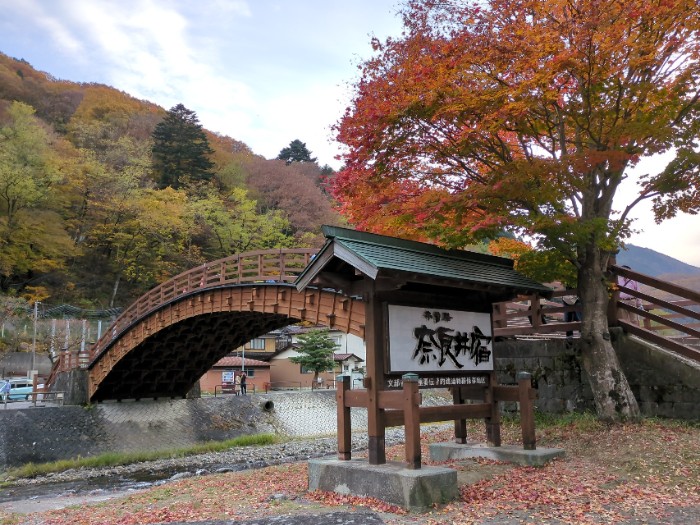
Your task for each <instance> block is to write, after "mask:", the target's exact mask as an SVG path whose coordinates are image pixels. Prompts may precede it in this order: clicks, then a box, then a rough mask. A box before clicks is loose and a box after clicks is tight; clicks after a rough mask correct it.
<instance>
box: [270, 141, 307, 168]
mask: <svg viewBox="0 0 700 525" xmlns="http://www.w3.org/2000/svg"><path fill="white" fill-rule="evenodd" d="M277 160H283V161H284V163H285V164H287V165H289V164H291V163H292V162H316V157H312V156H311V152H310V151H309V150H308V149H307V147H306V143H305V142H302V141H300V140H299V139H295V140H293V141H291V142H290V143H289V146H287V147H286V148H282V150H281V151H280V153H279V155H277Z"/></svg>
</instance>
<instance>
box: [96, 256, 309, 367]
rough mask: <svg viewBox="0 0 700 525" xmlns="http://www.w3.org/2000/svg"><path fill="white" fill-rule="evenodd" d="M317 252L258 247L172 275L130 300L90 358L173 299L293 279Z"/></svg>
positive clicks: (291, 280) (285, 281) (287, 281)
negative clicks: (237, 286)
mask: <svg viewBox="0 0 700 525" xmlns="http://www.w3.org/2000/svg"><path fill="white" fill-rule="evenodd" d="M316 252H317V250H316V249H313V248H289V249H277V250H258V251H252V252H246V253H241V254H236V255H232V256H230V257H226V258H224V259H219V260H216V261H212V262H208V263H205V264H202V265H200V266H197V267H195V268H192V269H191V270H188V271H186V272H183V273H181V274H178V275H176V276H175V277H173V278H171V279H169V280H167V281H165V282H164V283H162V284H159V285H158V286H156V287H154V288H152V289H151V290H149V291H148V292H146V293H145V294H144V295H142V296H141V297H139V298H138V299H137V300H136V301H135V302H134V303H132V304H131V305H130V306H129V307H128V308H126V310H124V312H122V314H121V315H120V316H119V317H118V318H117V319H116V320H115V322H114V323H113V324H112V325H111V326H110V328H109V330H108V331H107V332H106V333H105V334H104V335H103V336H102V337H101V338H100V340H99V341H97V343H95V345H94V346H93V347H92V348H91V351H90V359H91V360H92V359H94V358H95V357H96V356H97V355H99V353H100V352H101V351H102V350H103V349H104V348H106V347H107V346H109V344H110V343H111V342H112V340H114V339H116V338H117V337H118V336H119V335H120V334H121V333H122V332H123V331H124V330H126V329H127V327H128V326H129V325H131V324H132V323H134V322H135V321H136V320H138V319H141V318H143V317H144V316H146V315H148V314H149V313H151V312H153V311H155V310H157V309H158V308H159V307H161V306H162V305H164V304H167V303H169V302H171V301H174V300H175V299H177V298H180V297H183V296H187V295H194V294H197V293H199V292H201V291H203V290H206V289H208V288H216V287H218V286H227V285H232V284H246V283H259V282H263V283H264V282H283V283H289V282H293V281H295V280H296V278H297V277H298V276H299V274H300V273H301V272H302V270H303V269H304V268H306V266H307V265H308V264H309V261H310V260H311V258H312V257H313V255H314V254H315V253H316Z"/></svg>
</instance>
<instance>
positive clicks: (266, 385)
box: [263, 381, 301, 394]
mask: <svg viewBox="0 0 700 525" xmlns="http://www.w3.org/2000/svg"><path fill="white" fill-rule="evenodd" d="M272 385H295V386H296V385H298V388H297V389H298V390H301V381H274V382H273V381H266V382H265V383H263V388H264V389H265V393H266V394H267V393H268V392H269V391H270V390H272Z"/></svg>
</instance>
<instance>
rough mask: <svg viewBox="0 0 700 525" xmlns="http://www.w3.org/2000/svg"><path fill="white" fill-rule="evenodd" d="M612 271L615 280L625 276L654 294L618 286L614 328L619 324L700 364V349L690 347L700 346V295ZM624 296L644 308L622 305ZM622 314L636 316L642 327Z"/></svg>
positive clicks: (620, 269) (641, 276)
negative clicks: (632, 298)
mask: <svg viewBox="0 0 700 525" xmlns="http://www.w3.org/2000/svg"><path fill="white" fill-rule="evenodd" d="M610 270H611V272H612V274H613V275H614V276H615V278H617V276H622V277H625V278H627V279H632V280H634V281H637V283H639V284H642V285H645V286H646V287H647V288H649V290H647V291H648V292H650V293H646V292H645V291H641V290H634V289H632V288H628V287H625V286H619V285H618V286H616V287H615V288H616V289H615V291H614V292H613V297H612V301H611V303H612V305H611V306H612V308H611V319H610V324H617V325H619V326H621V327H622V328H623V329H624V330H626V331H628V332H630V333H631V334H634V335H635V336H637V337H639V338H640V339H643V340H646V341H648V342H650V343H653V344H655V345H658V346H661V347H663V348H665V349H667V350H670V351H672V352H675V353H678V354H681V355H683V356H685V357H688V358H690V359H693V360H695V361H700V348H694V347H693V346H691V345H690V344H687V343H688V342H690V341H696V342H698V343H700V323H698V322H696V321H700V293H698V292H696V291H695V290H691V289H689V288H685V287H683V286H679V285H677V284H674V283H669V282H666V281H661V280H660V279H656V278H654V277H651V276H649V275H645V274H643V273H638V272H635V271H633V270H630V269H629V268H623V267H621V266H617V265H613V266H611V267H610ZM620 292H624V293H626V294H628V295H630V296H632V297H635V298H637V299H638V300H639V302H640V303H641V307H639V306H635V305H632V304H628V303H626V302H623V301H621V300H620ZM652 293H653V294H654V295H652ZM664 294H665V295H664ZM657 295H658V296H660V297H657ZM669 295H670V296H675V297H676V299H674V298H672V297H669ZM620 310H623V311H627V312H630V313H631V314H632V315H636V316H637V318H638V319H641V320H642V323H641V324H642V326H640V325H639V323H636V324H635V323H634V322H630V321H628V320H624V319H620V316H619V311H620ZM674 319H675V320H674Z"/></svg>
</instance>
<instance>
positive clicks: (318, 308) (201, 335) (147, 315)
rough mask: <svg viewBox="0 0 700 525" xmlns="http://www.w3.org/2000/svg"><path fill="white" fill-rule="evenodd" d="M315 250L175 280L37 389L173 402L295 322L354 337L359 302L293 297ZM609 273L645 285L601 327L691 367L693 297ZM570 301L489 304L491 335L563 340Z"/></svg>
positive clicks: (201, 269)
mask: <svg viewBox="0 0 700 525" xmlns="http://www.w3.org/2000/svg"><path fill="white" fill-rule="evenodd" d="M315 253H316V250H313V249H281V250H263V251H255V252H248V253H243V254H238V255H233V256H231V257H226V258H224V259H220V260H217V261H213V262H209V263H206V264H204V265H201V266H198V267H196V268H193V269H191V270H189V271H187V272H184V273H182V274H180V275H177V276H175V277H173V278H172V279H170V280H169V281H166V282H164V283H163V284H161V285H159V286H156V287H155V288H153V289H152V290H150V291H149V292H147V293H146V294H145V295H143V296H142V297H140V298H139V299H138V300H137V301H136V302H135V303H133V304H132V305H131V306H129V307H128V308H127V309H126V310H125V311H124V312H123V313H122V314H121V315H120V316H119V317H118V318H117V320H116V321H115V322H114V324H112V325H111V326H110V328H109V331H108V332H107V333H105V334H104V335H103V336H102V337H101V338H100V339H99V341H97V343H96V344H95V345H93V347H92V348H91V349H90V350H88V351H86V353H85V354H82V355H75V354H70V353H68V352H66V353H65V354H64V355H61V356H59V359H58V361H57V362H56V363H54V369H53V370H52V372H51V376H50V377H49V379H48V380H47V381H46V383H47V384H48V385H51V384H53V381H54V378H55V377H56V374H58V373H59V372H62V371H67V370H71V369H74V368H87V370H88V376H89V377H88V397H89V399H90V400H91V401H101V400H106V399H140V398H159V397H183V396H185V395H186V394H187V392H188V391H189V390H190V389H191V388H192V387H193V386H194V385H195V383H196V382H197V381H198V380H199V378H200V377H201V376H202V375H203V374H204V373H205V372H206V371H207V370H209V369H210V368H211V367H212V365H213V364H214V363H216V362H217V361H218V360H219V359H221V358H222V357H224V356H225V355H226V354H227V353H229V352H230V351H231V350H232V349H234V348H237V347H239V346H241V345H243V344H245V343H246V342H247V341H249V340H251V339H254V338H256V337H259V336H261V335H263V334H265V333H268V332H270V331H272V330H275V329H279V328H283V327H284V326H287V325H290V324H294V323H296V322H299V321H310V322H312V323H314V324H321V325H326V326H328V327H330V328H335V329H338V330H343V331H345V332H347V333H351V334H354V335H357V336H359V337H363V338H364V328H365V326H364V324H365V304H364V302H363V301H362V300H361V299H360V298H357V297H352V296H346V295H342V294H340V293H337V292H336V291H335V290H332V289H328V288H314V287H307V288H305V289H304V290H303V291H298V290H297V288H296V287H295V286H294V285H293V284H292V283H293V282H294V281H295V280H296V279H297V277H298V276H299V275H300V274H301V273H302V271H303V270H304V269H305V268H306V267H307V265H308V264H309V261H310V260H311V258H312V257H313V255H314V254H315ZM611 273H612V275H613V277H615V276H616V275H621V276H623V277H626V278H631V279H634V280H637V281H638V282H639V283H641V284H642V285H644V286H645V288H644V289H643V290H642V291H636V290H631V289H627V288H624V287H621V288H620V289H619V290H618V291H616V292H615V293H614V295H613V301H612V302H611V308H610V319H609V321H610V324H611V326H622V328H624V329H625V331H628V332H630V333H632V334H633V335H635V336H637V337H639V338H641V339H644V340H646V341H649V342H651V343H653V344H655V345H658V346H661V347H663V348H666V349H668V350H670V351H672V352H674V353H677V354H680V355H682V356H684V357H685V358H690V359H692V360H694V361H700V343H698V341H700V330H698V321H700V311H698V308H699V307H698V305H699V304H700V293H698V292H695V291H693V290H689V289H686V288H682V287H680V286H677V285H674V284H671V283H665V282H663V281H659V280H657V279H654V278H651V277H649V276H645V275H643V274H639V273H636V272H633V271H631V270H628V269H624V268H621V267H617V266H613V267H611ZM619 291H623V292H626V293H628V294H632V295H633V296H635V297H636V298H637V299H638V300H639V303H638V306H637V307H634V306H630V304H629V302H628V303H625V302H624V301H621V300H620V299H619V297H618V295H619ZM570 294H576V291H575V290H566V291H564V290H560V291H555V292H554V299H553V300H552V301H550V302H549V303H544V302H542V301H541V300H540V298H539V297H537V296H528V297H523V298H521V299H524V301H520V302H507V303H496V304H494V305H493V312H494V315H493V331H494V335H496V336H500V337H513V336H521V335H523V336H525V337H532V336H537V335H539V336H540V337H556V336H557V335H558V336H562V337H563V336H564V333H565V332H568V333H572V331H576V330H579V329H580V322H578V321H575V322H567V321H566V317H565V316H564V314H565V313H566V312H568V311H572V310H574V309H575V308H578V307H574V306H567V305H563V304H561V300H560V299H558V298H560V297H561V296H563V295H570ZM669 297H670V298H669ZM620 309H622V310H627V311H632V312H633V313H634V314H635V315H637V316H638V317H639V318H640V319H642V320H643V323H642V324H641V325H640V324H638V323H630V322H629V321H623V320H621V319H620V318H619V317H618V315H617V312H618V311H619V310H620ZM562 318H564V321H563V322H562ZM545 319H547V322H546V324H544V321H545Z"/></svg>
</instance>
